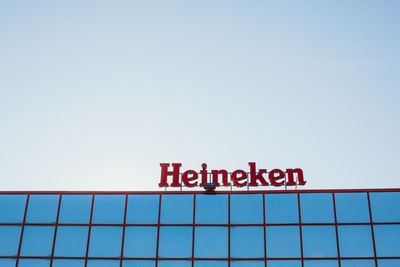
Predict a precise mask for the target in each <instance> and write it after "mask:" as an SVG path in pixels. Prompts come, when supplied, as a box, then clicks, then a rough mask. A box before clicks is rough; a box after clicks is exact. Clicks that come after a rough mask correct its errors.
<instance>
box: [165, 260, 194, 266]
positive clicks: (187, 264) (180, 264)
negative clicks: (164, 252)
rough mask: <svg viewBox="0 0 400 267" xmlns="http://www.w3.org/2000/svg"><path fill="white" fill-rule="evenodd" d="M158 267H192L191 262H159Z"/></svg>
mask: <svg viewBox="0 0 400 267" xmlns="http://www.w3.org/2000/svg"><path fill="white" fill-rule="evenodd" d="M158 267H192V262H191V261H158Z"/></svg>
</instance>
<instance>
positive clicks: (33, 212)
mask: <svg viewBox="0 0 400 267" xmlns="http://www.w3.org/2000/svg"><path fill="white" fill-rule="evenodd" d="M0 266H2V267H11V266H13V267H14V266H18V267H49V266H51V267H84V266H88V267H103V266H104V267H117V266H123V267H228V266H229V267H266V266H268V267H339V266H340V267H358V266H362V267H372V266H379V267H396V266H397V267H399V266H400V189H391V190H330V191H329V190H299V191H265V192H262V191H240V192H222V191H221V192H214V193H206V192H0Z"/></svg>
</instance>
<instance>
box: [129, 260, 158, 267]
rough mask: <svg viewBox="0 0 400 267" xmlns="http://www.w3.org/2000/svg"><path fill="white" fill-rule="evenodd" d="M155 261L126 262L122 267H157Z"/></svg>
mask: <svg viewBox="0 0 400 267" xmlns="http://www.w3.org/2000/svg"><path fill="white" fill-rule="evenodd" d="M155 266H156V262H155V261H144V260H143V261H138V260H126V261H124V262H123V263H122V267H155Z"/></svg>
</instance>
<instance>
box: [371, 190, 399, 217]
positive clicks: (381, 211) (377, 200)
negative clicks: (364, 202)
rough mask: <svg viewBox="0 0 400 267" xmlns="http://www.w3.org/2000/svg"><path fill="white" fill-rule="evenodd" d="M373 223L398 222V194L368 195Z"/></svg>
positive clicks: (379, 193)
mask: <svg viewBox="0 0 400 267" xmlns="http://www.w3.org/2000/svg"><path fill="white" fill-rule="evenodd" d="M369 196H370V200H371V213H372V220H373V221H374V222H400V192H375V193H370V194H369Z"/></svg>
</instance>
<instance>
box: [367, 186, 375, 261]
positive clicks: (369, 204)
mask: <svg viewBox="0 0 400 267" xmlns="http://www.w3.org/2000/svg"><path fill="white" fill-rule="evenodd" d="M367 199H368V209H369V220H370V224H371V234H372V245H373V247H374V259H375V266H378V259H377V258H376V246H375V233H374V223H373V221H372V208H371V199H370V197H369V192H367Z"/></svg>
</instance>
